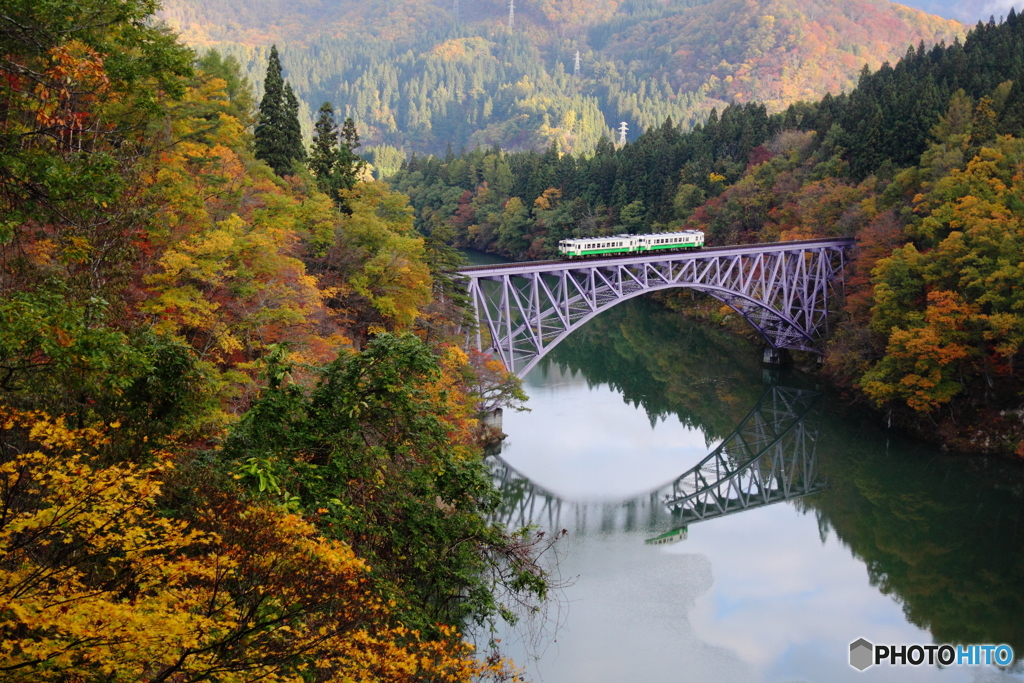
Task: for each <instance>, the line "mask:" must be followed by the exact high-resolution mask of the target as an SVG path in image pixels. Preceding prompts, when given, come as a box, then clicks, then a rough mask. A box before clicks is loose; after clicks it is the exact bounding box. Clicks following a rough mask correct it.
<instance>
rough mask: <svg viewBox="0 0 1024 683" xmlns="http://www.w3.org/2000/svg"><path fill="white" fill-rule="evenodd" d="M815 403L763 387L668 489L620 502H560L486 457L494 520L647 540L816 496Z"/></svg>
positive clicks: (813, 397) (809, 395) (819, 481)
mask: <svg viewBox="0 0 1024 683" xmlns="http://www.w3.org/2000/svg"><path fill="white" fill-rule="evenodd" d="M819 396H820V394H819V393H818V392H816V391H808V390H803V389H794V388H789V387H780V386H773V387H771V388H770V389H768V390H767V391H766V392H765V393H764V394H763V395H762V397H761V399H760V400H759V401H758V403H757V405H755V406H754V408H753V409H752V410H751V411H750V412H749V413H748V414H747V415H746V417H744V418H743V420H742V421H741V422H740V424H739V425H738V426H737V427H736V429H735V430H734V431H733V433H732V434H730V435H729V436H728V437H727V438H726V439H725V440H724V441H722V443H721V444H720V445H719V446H718V447H717V448H715V449H714V450H713V451H712V452H711V453H710V454H709V455H708V456H707V457H706V458H704V459H703V460H702V461H701V462H700V463H698V464H697V465H696V466H694V467H693V468H691V469H690V470H688V471H687V472H685V473H683V474H682V475H680V476H679V477H677V478H676V479H675V480H673V481H672V482H671V483H669V484H666V485H665V486H662V487H659V488H657V489H655V490H653V491H650V492H649V493H644V494H641V495H638V496H635V497H633V498H630V499H628V500H621V501H599V502H581V501H571V500H565V499H563V498H561V497H560V496H559V495H558V494H556V493H553V492H551V491H549V490H547V489H545V488H544V487H541V486H538V485H536V484H534V483H533V482H532V481H530V479H529V478H527V477H525V476H524V475H522V474H521V473H519V472H517V471H516V470H515V469H514V468H512V467H511V466H510V465H508V463H506V462H505V461H503V460H502V459H501V458H498V457H492V458H491V459H489V463H490V467H491V477H492V481H493V482H494V484H495V487H496V488H498V490H500V491H501V493H502V500H503V504H502V506H501V508H500V509H499V511H498V521H500V522H501V523H503V524H505V525H507V526H511V527H521V526H526V525H530V524H536V525H538V526H540V527H542V528H544V529H550V530H553V531H558V530H560V529H563V528H565V529H569V530H571V531H573V532H574V533H576V534H580V533H587V532H595V531H612V530H615V529H623V530H626V531H634V530H642V531H647V532H652V533H653V532H656V531H663V530H665V529H667V528H672V527H681V526H688V525H690V524H694V523H697V522H702V521H707V520H710V519H715V518H717V517H724V516H727V515H731V514H736V513H738V512H743V511H746V510H751V509H755V508H758V507H764V506H766V505H772V504H774V503H779V502H782V501H785V500H791V499H794V498H800V497H803V496H806V495H809V494H812V493H817V492H818V491H821V490H823V489H824V487H825V484H826V482H825V479H824V477H823V476H822V475H821V473H820V471H819V469H818V464H817V463H818V460H817V441H818V419H817V417H818V414H817V411H816V410H815V405H816V402H817V399H818V397H819Z"/></svg>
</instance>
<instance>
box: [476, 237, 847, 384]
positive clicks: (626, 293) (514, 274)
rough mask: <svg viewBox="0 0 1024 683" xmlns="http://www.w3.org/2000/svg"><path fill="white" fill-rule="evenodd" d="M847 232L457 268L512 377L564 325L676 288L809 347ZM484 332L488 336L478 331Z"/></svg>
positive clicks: (480, 340)
mask: <svg viewBox="0 0 1024 683" xmlns="http://www.w3.org/2000/svg"><path fill="white" fill-rule="evenodd" d="M852 246H853V240H851V239H832V240H806V241H802V242H784V243H778V244H760V245H749V246H742V247H723V248H718V249H705V250H702V251H696V252H682V253H675V254H657V255H654V256H625V257H617V258H608V259H601V260H597V261H582V262H569V261H538V262H532V263H511V264H501V265H495V266H484V267H475V268H465V269H463V270H462V271H461V275H462V276H463V277H464V278H466V279H467V280H468V293H469V296H470V299H471V301H472V302H473V310H474V313H475V314H476V316H477V323H478V325H479V328H478V330H477V334H476V335H471V336H475V339H476V342H477V346H478V350H480V351H484V350H486V349H485V347H487V348H490V349H493V350H494V351H495V352H496V353H497V354H498V356H499V357H500V358H501V360H502V361H503V362H504V364H505V367H506V368H507V369H508V370H509V371H511V372H513V373H515V374H517V375H519V376H520V377H522V376H523V375H525V374H526V373H527V372H529V371H530V370H531V369H532V368H533V367H534V366H535V365H536V364H537V362H539V361H540V359H541V358H543V357H544V355H545V354H547V353H548V352H549V351H550V350H551V349H552V348H554V347H555V346H556V345H557V344H558V343H559V342H561V341H562V339H564V338H565V337H567V336H568V335H569V334H570V333H571V332H572V331H573V330H575V329H577V328H578V327H579V326H580V325H582V324H583V323H585V322H586V321H588V320H590V319H591V318H592V317H594V316H595V315H597V314H599V313H600V312H602V311H604V310H607V309H608V308H611V307H612V306H614V305H616V304H618V303H620V302H622V301H625V300H626V299H631V298H633V297H636V296H640V295H642V294H646V293H649V292H656V291H660V290H664V289H672V288H678V287H686V288H690V289H694V290H697V291H701V292H705V293H707V294H709V295H710V296H712V297H714V298H716V299H718V300H719V301H722V302H723V303H725V304H727V305H728V306H730V307H732V308H733V309H734V310H736V311H737V312H738V313H739V314H740V315H741V316H743V318H744V319H745V320H747V321H748V322H749V323H750V324H751V325H753V326H754V328H756V329H757V331H758V332H759V333H760V334H761V336H762V337H764V339H765V341H766V342H767V343H768V345H769V346H770V347H772V348H776V349H798V350H803V351H812V352H818V351H819V349H818V346H817V341H818V339H819V338H820V337H821V336H822V335H824V334H825V333H827V328H828V316H829V303H830V301H831V300H832V298H834V297H833V296H832V294H833V293H834V290H835V287H836V285H837V283H838V282H841V279H842V272H843V267H844V264H845V259H846V255H847V252H848V251H849V250H850V249H851V248H852ZM481 330H483V331H484V332H486V335H487V337H488V339H487V340H485V339H484V335H483V334H480V331H481Z"/></svg>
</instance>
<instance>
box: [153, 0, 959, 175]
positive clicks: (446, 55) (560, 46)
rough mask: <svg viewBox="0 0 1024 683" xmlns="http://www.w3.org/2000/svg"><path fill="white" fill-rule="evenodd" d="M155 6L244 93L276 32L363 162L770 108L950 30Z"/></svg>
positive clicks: (650, 0)
mask: <svg viewBox="0 0 1024 683" xmlns="http://www.w3.org/2000/svg"><path fill="white" fill-rule="evenodd" d="M160 16H161V17H162V18H164V19H165V20H166V21H167V22H168V23H169V25H170V26H172V27H174V28H175V29H176V30H178V31H180V32H181V33H182V36H183V38H184V39H185V40H186V41H187V42H188V43H190V44H192V45H194V46H196V47H197V49H203V50H205V49H208V48H211V47H213V48H216V49H218V50H219V51H221V52H222V53H224V54H227V55H231V56H234V57H235V58H236V59H238V61H239V63H240V64H241V65H242V69H243V75H245V76H246V77H248V78H249V80H250V81H251V82H252V83H254V84H255V85H256V86H257V90H258V92H260V93H261V92H262V91H261V88H262V83H263V81H262V79H263V73H264V70H265V65H266V62H267V56H268V51H269V49H270V45H272V44H274V43H276V44H277V46H278V48H279V49H280V51H281V60H282V64H283V66H284V71H285V76H286V77H287V78H288V79H289V81H290V82H291V83H292V86H293V88H294V89H295V93H296V95H297V96H298V99H299V100H300V106H301V108H302V110H301V119H302V123H303V125H304V126H306V129H305V130H306V134H307V136H309V135H311V129H310V128H309V126H310V124H311V123H312V119H313V112H315V111H316V108H317V107H319V106H320V104H321V103H322V102H325V101H326V102H330V103H331V104H332V105H333V106H334V108H335V109H336V110H337V111H338V112H339V113H341V115H343V116H350V117H352V118H353V120H354V122H355V124H356V127H357V128H358V129H359V131H360V135H361V136H362V137H363V140H364V143H365V147H364V149H363V152H364V153H365V154H366V157H367V159H368V160H369V161H371V162H372V163H373V165H374V167H375V169H376V175H377V177H378V178H384V177H388V176H389V175H390V174H391V173H392V172H394V171H395V170H397V167H398V165H399V164H400V162H401V159H402V158H403V157H407V156H408V155H410V154H412V153H416V154H419V155H422V154H425V153H427V154H435V155H442V154H444V153H445V150H446V148H447V147H448V146H449V145H451V147H452V149H453V150H454V151H456V152H458V151H459V150H460V149H462V148H465V149H467V150H469V149H473V148H476V147H478V146H483V147H491V146H495V145H496V146H500V147H501V148H502V149H505V150H510V151H526V150H531V149H532V150H536V151H539V152H542V151H543V150H544V149H546V148H547V147H549V146H550V145H551V144H553V143H557V144H558V145H559V149H560V150H561V151H563V152H571V153H573V154H576V155H578V154H581V153H584V154H588V155H589V154H592V153H593V152H594V151H595V150H596V148H597V145H598V144H599V143H600V141H601V139H603V138H605V137H611V136H612V130H613V129H616V128H618V126H619V124H620V122H622V121H625V122H626V123H627V124H628V126H629V129H630V133H629V136H628V139H629V140H630V141H635V140H636V139H637V137H638V136H639V135H640V134H641V133H642V132H644V131H650V130H652V129H654V128H657V127H659V126H661V124H662V123H663V122H664V121H665V119H666V118H668V117H671V118H672V120H673V121H674V122H675V124H676V125H680V126H682V128H683V130H686V131H688V130H690V128H692V127H693V126H694V125H695V124H697V123H701V122H703V121H704V120H705V119H706V118H707V116H708V114H709V113H710V112H711V110H712V109H714V108H717V109H718V110H719V112H721V110H722V109H723V108H724V107H726V106H728V105H729V104H730V103H731V102H738V103H743V104H746V103H748V102H757V103H760V104H764V105H765V106H766V107H767V108H768V111H769V112H770V113H775V112H777V111H780V110H782V109H784V108H785V107H787V106H788V105H789V104H791V103H794V102H797V101H800V100H807V101H813V100H816V99H819V98H820V97H822V96H823V95H824V94H825V93H827V92H832V93H838V92H841V91H844V90H845V91H849V90H850V89H852V88H853V87H854V86H855V85H856V83H857V78H858V73H859V71H860V69H861V68H862V67H863V66H864V65H865V64H866V65H868V66H869V68H871V69H872V70H875V69H878V68H879V67H880V66H881V65H882V63H883V62H885V61H886V60H889V61H895V60H897V59H899V58H900V57H901V56H902V55H903V54H904V53H905V52H906V49H907V46H908V45H918V44H919V43H921V42H922V41H923V42H924V43H926V44H927V45H934V44H937V43H940V42H943V41H945V42H946V43H952V41H953V40H954V39H956V38H958V37H962V36H963V34H964V30H965V27H964V26H963V25H962V24H960V23H959V22H954V21H949V20H944V19H940V18H939V17H934V16H930V15H927V14H925V13H923V12H920V11H918V10H913V9H910V8H908V7H904V6H902V5H896V4H890V3H888V2H878V1H875V0H853V1H850V0H812V1H810V2H808V1H805V0H801V1H800V2H796V1H794V0H772V1H771V2H750V1H749V0H671V1H670V2H662V1H661V0H626V1H625V2H621V3H620V2H618V1H617V0H572V1H571V2H570V1H568V0H558V1H557V2H555V1H554V0H520V2H517V3H515V16H514V24H513V26H512V27H511V28H510V27H509V26H508V1H507V0H488V1H487V2H474V3H467V2H463V3H462V4H461V5H460V4H459V2H458V0H400V1H399V0H373V1H369V2H354V0H344V1H342V2H337V3H327V2H321V1H310V2H305V3H301V4H296V3H281V2H278V1H277V0H259V1H258V2H249V3H244V4H240V3H237V2H223V1H222V0H216V1H215V0H167V1H166V2H165V4H164V8H163V10H162V11H161V13H160ZM577 54H578V55H579V68H578V70H577Z"/></svg>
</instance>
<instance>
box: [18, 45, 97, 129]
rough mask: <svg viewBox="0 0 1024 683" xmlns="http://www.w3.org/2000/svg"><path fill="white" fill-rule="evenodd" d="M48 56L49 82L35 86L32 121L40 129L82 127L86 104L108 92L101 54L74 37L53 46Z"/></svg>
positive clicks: (95, 100) (87, 116)
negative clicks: (34, 108)
mask: <svg viewBox="0 0 1024 683" xmlns="http://www.w3.org/2000/svg"><path fill="white" fill-rule="evenodd" d="M49 57H50V66H49V68H48V69H47V70H46V76H47V77H48V79H49V83H47V84H45V85H44V84H40V85H38V86H37V87H36V95H37V97H38V98H39V103H40V107H39V111H38V112H37V113H36V122H37V123H38V124H39V125H40V126H42V127H44V128H51V127H56V128H63V129H67V130H69V131H70V130H83V129H84V128H85V122H86V120H87V119H88V118H89V115H90V112H89V111H88V107H89V105H91V104H93V103H95V102H97V101H100V100H101V98H104V97H106V96H107V95H108V94H109V93H108V90H109V87H110V79H109V78H108V77H107V74H106V71H105V70H104V66H103V57H102V56H101V55H100V54H99V53H98V52H96V50H94V49H92V48H91V47H89V46H88V45H85V44H83V43H80V42H78V41H76V40H73V41H69V42H67V43H65V44H63V45H59V46H57V47H54V48H53V49H51V50H50V53H49Z"/></svg>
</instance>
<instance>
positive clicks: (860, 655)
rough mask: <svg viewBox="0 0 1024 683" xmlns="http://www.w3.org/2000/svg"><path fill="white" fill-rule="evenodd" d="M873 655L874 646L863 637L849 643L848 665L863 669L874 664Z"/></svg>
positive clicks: (858, 669) (859, 669)
mask: <svg viewBox="0 0 1024 683" xmlns="http://www.w3.org/2000/svg"><path fill="white" fill-rule="evenodd" d="M874 655H875V646H874V645H872V644H871V643H869V642H868V641H866V640H864V639H863V638H858V639H857V640H855V641H853V642H852V643H850V666H852V667H853V668H854V669H856V670H857V671H863V670H864V669H866V668H868V667H869V666H871V665H872V664H874V658H875V656H874Z"/></svg>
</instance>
